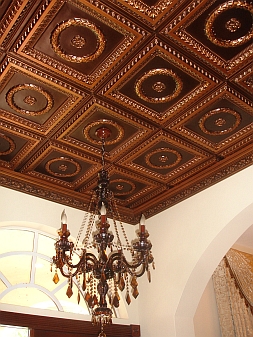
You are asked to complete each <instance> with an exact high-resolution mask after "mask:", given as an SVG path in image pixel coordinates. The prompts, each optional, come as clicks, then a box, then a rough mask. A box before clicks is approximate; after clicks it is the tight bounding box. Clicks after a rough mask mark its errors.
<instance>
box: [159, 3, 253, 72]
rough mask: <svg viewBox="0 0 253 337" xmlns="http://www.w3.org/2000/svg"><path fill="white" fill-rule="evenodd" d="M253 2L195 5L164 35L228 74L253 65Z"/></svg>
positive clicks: (171, 25) (184, 10) (165, 31)
mask: <svg viewBox="0 0 253 337" xmlns="http://www.w3.org/2000/svg"><path fill="white" fill-rule="evenodd" d="M252 13H253V6H252V1H223V0H219V1H215V0H212V1H209V0H206V1H192V2H191V3H190V4H189V5H188V6H187V8H184V9H183V10H182V11H181V12H180V14H179V15H178V16H177V17H176V18H173V21H171V22H169V23H168V25H167V26H166V28H165V29H163V31H162V33H163V34H164V36H166V37H168V38H169V39H170V38H172V39H173V40H174V41H175V42H176V43H177V44H178V45H180V46H181V47H183V48H185V49H187V50H188V51H190V53H192V54H194V55H195V56H197V58H199V59H201V60H204V61H205V62H206V63H208V64H209V65H210V66H211V67H214V68H216V69H217V70H218V71H221V72H223V73H225V74H232V73H234V72H235V71H237V70H238V69H239V67H241V66H242V65H245V64H247V63H249V62H252V54H253V49H252V36H253V29H252V27H253V15H252Z"/></svg>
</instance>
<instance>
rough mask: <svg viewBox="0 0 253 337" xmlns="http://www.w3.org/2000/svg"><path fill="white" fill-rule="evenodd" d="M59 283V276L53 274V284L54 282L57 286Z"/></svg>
mask: <svg viewBox="0 0 253 337" xmlns="http://www.w3.org/2000/svg"><path fill="white" fill-rule="evenodd" d="M59 281H60V279H59V276H58V274H57V273H55V274H54V277H53V282H54V283H55V284H57V283H58V282H59Z"/></svg>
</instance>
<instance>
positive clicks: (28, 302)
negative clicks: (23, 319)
mask: <svg viewBox="0 0 253 337" xmlns="http://www.w3.org/2000/svg"><path fill="white" fill-rule="evenodd" d="M47 301H50V298H49V297H48V296H47V295H46V294H44V293H43V292H42V291H40V290H38V289H34V288H17V289H14V290H12V291H11V292H9V293H7V294H6V295H5V296H4V297H3V299H2V302H3V303H7V304H13V305H22V306H26V307H36V308H38V307H39V304H40V303H44V302H47ZM52 303H53V302H52ZM53 310H57V308H56V306H55V305H54V304H53Z"/></svg>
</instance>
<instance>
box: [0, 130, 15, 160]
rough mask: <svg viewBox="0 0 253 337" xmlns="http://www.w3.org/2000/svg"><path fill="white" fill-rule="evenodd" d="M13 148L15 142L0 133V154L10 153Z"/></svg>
mask: <svg viewBox="0 0 253 337" xmlns="http://www.w3.org/2000/svg"><path fill="white" fill-rule="evenodd" d="M15 148H16V146H15V143H14V141H13V140H12V139H11V138H10V137H7V136H6V135H3V134H0V156H5V155H7V154H10V153H11V152H12V151H14V150H15Z"/></svg>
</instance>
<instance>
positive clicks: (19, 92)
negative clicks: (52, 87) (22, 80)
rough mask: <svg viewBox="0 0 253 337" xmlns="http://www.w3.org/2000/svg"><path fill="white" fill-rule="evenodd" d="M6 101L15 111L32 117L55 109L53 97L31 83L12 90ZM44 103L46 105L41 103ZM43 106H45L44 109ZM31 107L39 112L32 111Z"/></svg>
mask: <svg viewBox="0 0 253 337" xmlns="http://www.w3.org/2000/svg"><path fill="white" fill-rule="evenodd" d="M27 93H29V94H27ZM33 93H34V95H33ZM38 94H39V95H38ZM36 97H37V98H36ZM6 101H7V103H8V105H9V106H10V107H11V108H12V109H13V110H14V111H16V112H18V113H21V114H23V115H30V116H38V115H43V114H46V113H47V112H49V111H50V110H51V108H52V107H53V98H52V97H51V95H50V94H49V93H48V92H47V91H45V90H44V89H42V88H41V87H39V86H37V85H35V84H29V83H26V84H20V85H17V86H15V87H13V88H11V89H10V90H9V91H8V93H7V95H6ZM43 101H44V102H45V103H44V104H43V103H41V102H43ZM36 103H37V104H38V106H37V104H36ZM41 104H43V107H42V108H41ZM31 107H34V108H35V109H36V107H38V110H30V109H31Z"/></svg>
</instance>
